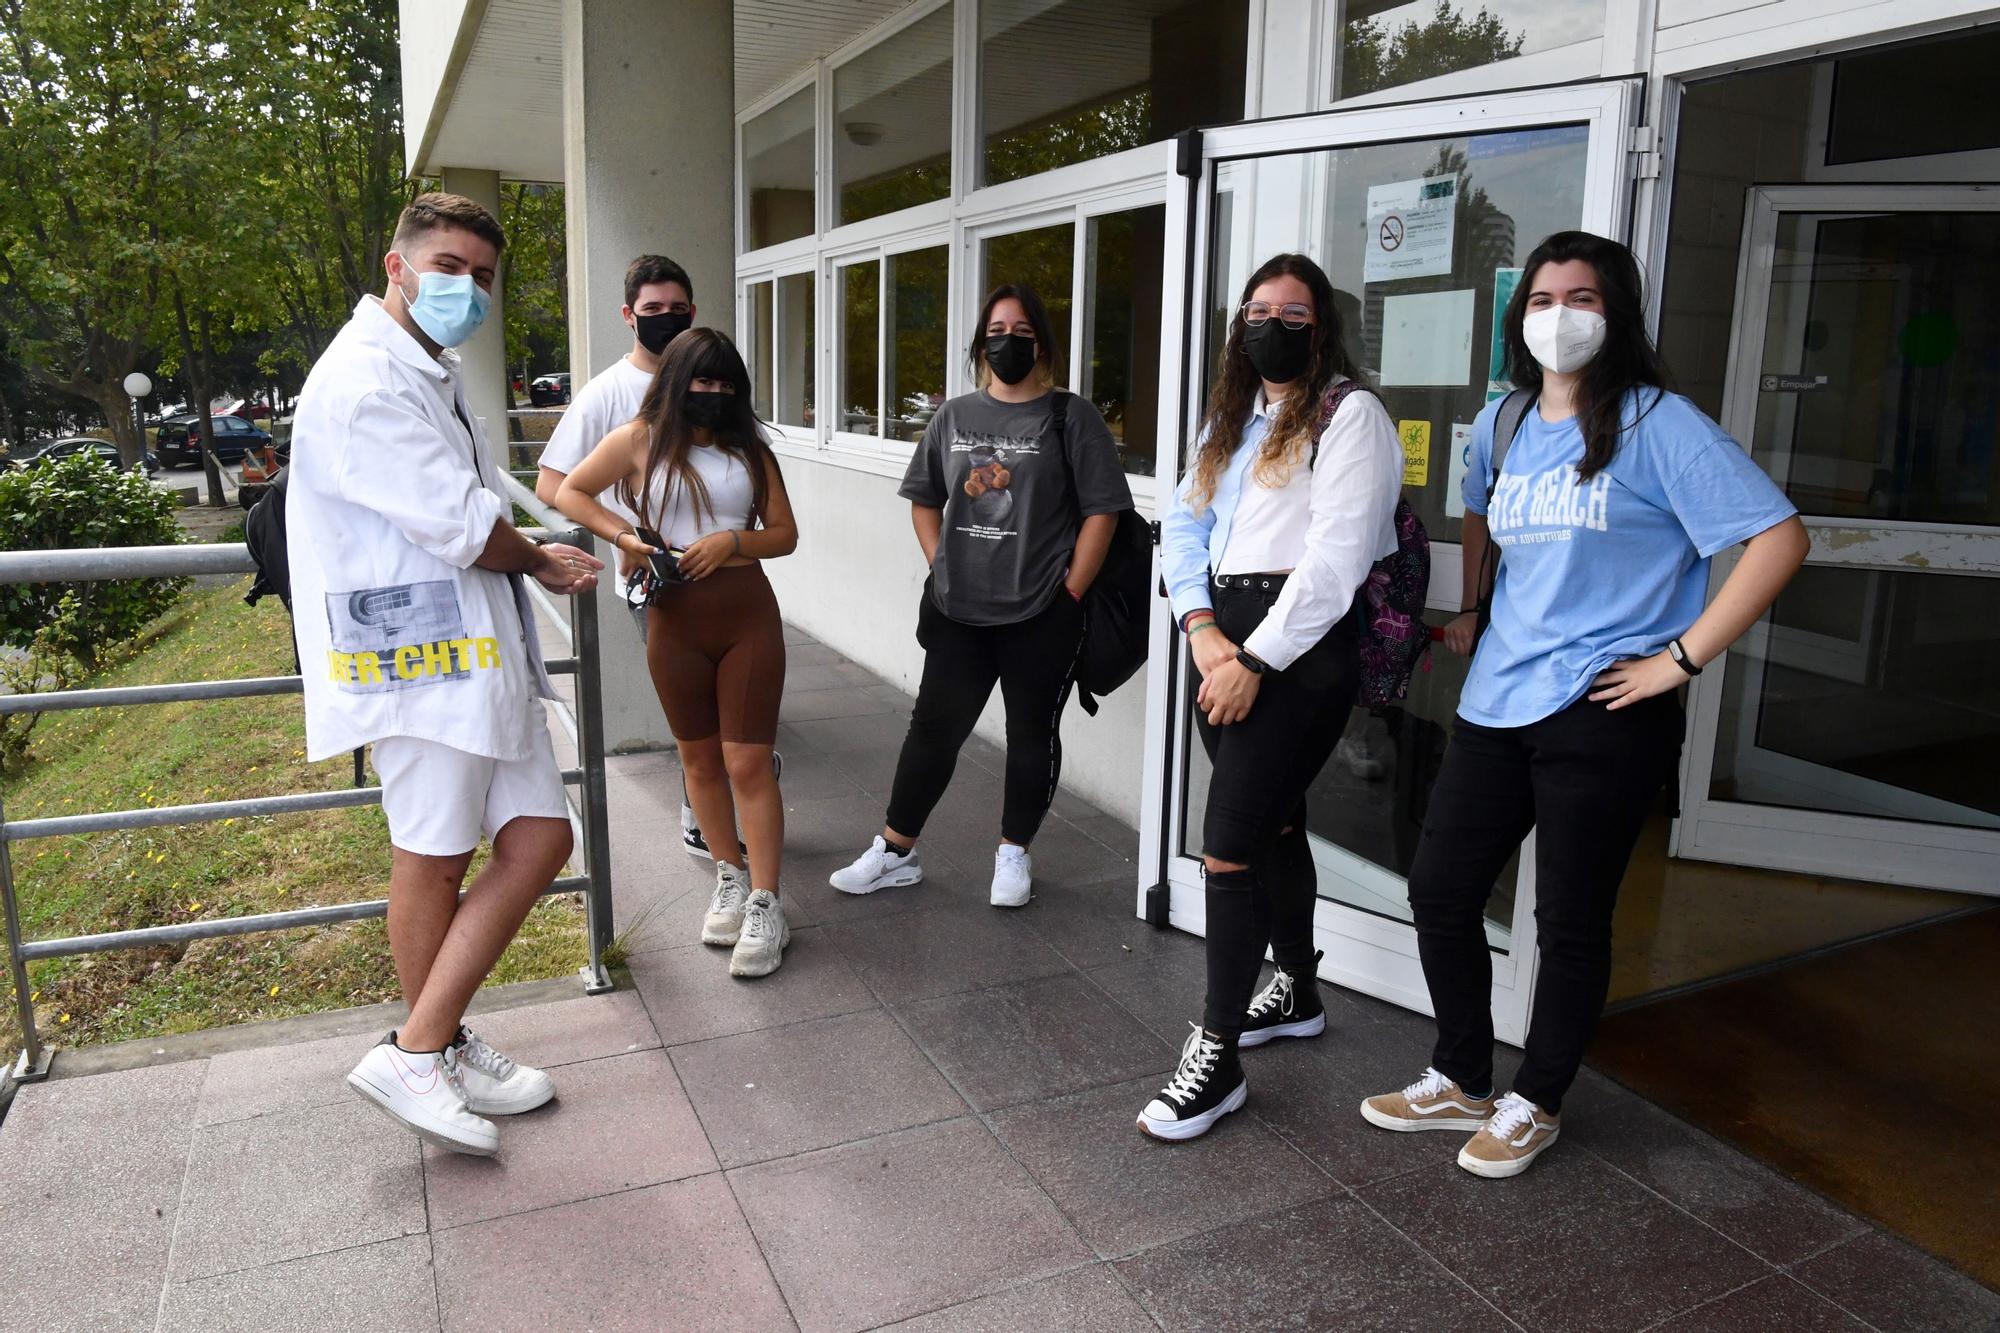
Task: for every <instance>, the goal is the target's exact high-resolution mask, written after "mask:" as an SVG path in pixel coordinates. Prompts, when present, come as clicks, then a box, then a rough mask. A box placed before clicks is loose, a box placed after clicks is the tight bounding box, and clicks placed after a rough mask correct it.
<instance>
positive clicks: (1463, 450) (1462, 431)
mask: <svg viewBox="0 0 2000 1333" xmlns="http://www.w3.org/2000/svg"><path fill="white" fill-rule="evenodd" d="M1471 466H1472V427H1471V426H1469V425H1467V424H1466V423H1465V422H1463V421H1454V422H1452V423H1451V455H1450V457H1449V458H1448V459H1447V460H1446V464H1445V487H1446V489H1445V493H1444V516H1445V517H1446V518H1464V517H1465V473H1466V470H1467V469H1469V468H1470V467H1471Z"/></svg>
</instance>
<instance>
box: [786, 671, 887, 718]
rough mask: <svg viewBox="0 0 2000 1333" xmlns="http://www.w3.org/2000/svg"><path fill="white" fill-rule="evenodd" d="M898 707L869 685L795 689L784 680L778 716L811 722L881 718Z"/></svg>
mask: <svg viewBox="0 0 2000 1333" xmlns="http://www.w3.org/2000/svg"><path fill="white" fill-rule="evenodd" d="M894 711H895V710H894V709H893V708H892V707H891V706H890V705H889V704H888V702H886V701H885V700H882V699H879V698H877V697H875V694H874V692H873V691H872V690H870V689H869V688H868V687H866V686H856V685H850V684H844V683H843V684H839V685H835V686H833V687H831V688H829V689H823V690H806V689H794V688H792V684H791V682H790V681H786V682H785V694H784V698H783V699H782V700H780V701H779V704H778V716H779V718H780V719H782V720H783V721H786V722H811V721H818V720H820V719H822V718H833V717H880V716H882V715H883V714H885V713H890V712H894Z"/></svg>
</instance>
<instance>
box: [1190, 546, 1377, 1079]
mask: <svg viewBox="0 0 2000 1333" xmlns="http://www.w3.org/2000/svg"><path fill="white" fill-rule="evenodd" d="M1210 595H1211V598H1212V600H1213V602H1214V605H1215V617H1216V621H1217V623H1218V624H1219V625H1220V626H1221V628H1222V632H1223V633H1224V634H1226V635H1228V636H1229V638H1230V639H1231V640H1233V641H1234V642H1236V643H1239V644H1240V643H1242V642H1243V640H1244V639H1245V638H1246V637H1248V636H1249V634H1250V632H1251V631H1252V630H1254V629H1256V628H1257V626H1258V624H1259V623H1260V622H1261V621H1262V620H1263V619H1264V615H1265V613H1266V612H1267V611H1269V610H1270V608H1271V605H1272V604H1273V603H1274V602H1276V601H1277V598H1278V590H1277V589H1275V588H1273V589H1271V590H1270V591H1268V592H1265V591H1262V590H1250V589H1218V588H1214V587H1213V586H1211V588H1210ZM1360 672H1361V659H1360V621H1359V619H1358V618H1357V617H1356V616H1355V615H1354V614H1353V613H1351V612H1350V613H1349V614H1348V616H1347V617H1346V618H1345V619H1343V620H1342V621H1341V622H1340V623H1339V624H1337V625H1335V626H1334V627H1333V628H1332V629H1330V630H1328V631H1327V632H1326V635H1325V636H1324V637H1323V638H1321V639H1320V641H1319V642H1318V643H1316V644H1314V645H1313V646H1312V647H1311V648H1308V649H1307V650H1306V651H1305V652H1304V653H1303V654H1302V655H1300V657H1299V658H1298V660H1297V661H1295V662H1293V663H1292V665H1291V666H1289V667H1287V668H1286V669H1285V670H1283V671H1266V672H1265V673H1264V679H1263V681H1262V682H1261V683H1260V684H1259V685H1258V687H1257V702H1256V703H1254V704H1252V705H1251V708H1250V713H1249V715H1248V716H1247V717H1245V718H1244V719H1243V720H1242V721H1241V722H1236V723H1232V724H1231V725H1229V726H1226V727H1216V726H1211V725H1210V724H1209V721H1208V716H1207V714H1205V713H1203V712H1202V711H1201V710H1200V707H1199V706H1198V705H1197V706H1196V710H1195V725H1196V727H1197V728H1198V730H1199V731H1200V733H1201V743H1202V747H1203V748H1204V749H1206V750H1207V751H1208V757H1209V762H1210V766H1211V772H1210V775H1209V781H1208V809H1207V811H1206V812H1205V814H1204V816H1203V819H1202V848H1201V849H1202V851H1203V853H1205V854H1206V855H1208V856H1212V857H1214V858H1215V859H1216V860H1218V861H1227V862H1232V863H1235V864H1237V865H1242V866H1245V867H1247V868H1246V869H1243V870H1227V871H1211V872H1209V874H1208V875H1207V877H1206V879H1205V881H1204V886H1203V893H1202V897H1203V901H1204V903H1205V904H1206V908H1207V913H1208V940H1207V945H1206V947H1207V951H1208V997H1207V1000H1206V1001H1205V1003H1204V1004H1203V1006H1202V1026H1204V1027H1206V1028H1207V1029H1208V1030H1209V1031H1210V1032H1212V1033H1214V1034H1215V1035H1217V1036H1219V1037H1222V1038H1224V1039H1225V1040H1232V1041H1233V1040H1234V1039H1235V1038H1236V1037H1237V1036H1239V1035H1240V1034H1241V1033H1242V1031H1243V1020H1244V1015H1245V1011H1246V1010H1247V1009H1248V1008H1249V1007H1250V999H1251V996H1252V995H1253V994H1254V992H1255V991H1256V989H1257V970H1258V968H1259V967H1261V966H1262V965H1263V962H1264V946H1265V945H1267V944H1268V945H1269V946H1270V948H1271V956H1272V958H1273V959H1274V960H1275V961H1276V962H1277V964H1278V966H1279V967H1282V968H1284V969H1285V971H1287V972H1289V973H1291V974H1292V975H1293V976H1294V977H1296V978H1298V979H1299V980H1301V981H1305V982H1310V981H1311V979H1312V977H1313V976H1314V972H1315V969H1316V960H1315V959H1314V957H1313V952H1314V951H1313V932H1312V927H1313V908H1314V906H1315V903H1316V901H1317V898H1318V892H1319V876H1318V872H1317V871H1316V869H1315V868H1314V866H1313V860H1312V851H1311V845H1310V844H1309V843H1308V841H1307V839H1306V799H1305V798H1306V788H1308V787H1309V786H1311V785H1312V781H1313V779H1314V778H1316V777H1318V776H1319V771H1320V769H1321V768H1322V767H1324V766H1325V764H1326V761H1327V759H1328V757H1329V756H1331V755H1332V754H1333V747H1334V746H1335V745H1337V744H1339V743H1340V734H1341V732H1342V730H1344V729H1345V728H1346V726H1347V714H1348V711H1349V710H1350V709H1351V708H1353V707H1354V695H1355V691H1356V690H1357V689H1358V688H1359V687H1360ZM1280 829H1289V830H1290V831H1289V832H1286V833H1280V832H1279V830H1280Z"/></svg>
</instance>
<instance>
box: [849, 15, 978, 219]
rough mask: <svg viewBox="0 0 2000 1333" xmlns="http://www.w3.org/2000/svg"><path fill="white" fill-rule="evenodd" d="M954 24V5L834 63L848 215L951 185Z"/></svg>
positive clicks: (937, 193)
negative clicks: (952, 42)
mask: <svg viewBox="0 0 2000 1333" xmlns="http://www.w3.org/2000/svg"><path fill="white" fill-rule="evenodd" d="M951 29H952V6H950V5H946V6H944V7H943V8H942V9H939V10H937V11H936V12H935V13H932V14H928V15H926V16H925V17H923V18H920V19H918V20H917V21H916V22H915V23H912V24H911V25H910V26H909V27H907V28H905V29H903V30H902V31H901V32H899V33H896V34H895V35H894V36H892V37H890V38H888V39H887V40H885V41H883V42H881V43H880V44H879V45H876V46H873V47H870V48H869V49H868V50H866V51H864V52H862V53H861V54H860V55H858V56H856V57H855V58H854V59H853V60H850V61H849V62H847V63H846V64H844V65H841V66H840V67H839V68H837V69H835V70H834V72H833V177H834V181H835V185H836V188H837V189H838V190H839V193H840V211H839V219H838V220H839V221H840V222H842V223H847V222H859V221H861V220H862V219H863V218H873V217H880V216H881V215H882V214H884V213H893V212H895V211H896V210H897V209H900V208H909V207H912V206H913V205H916V204H927V203H930V202H931V201H933V200H936V199H942V198H944V197H945V196H946V195H947V194H949V193H950V192H951Z"/></svg>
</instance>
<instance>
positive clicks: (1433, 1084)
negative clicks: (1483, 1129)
mask: <svg viewBox="0 0 2000 1333" xmlns="http://www.w3.org/2000/svg"><path fill="white" fill-rule="evenodd" d="M1493 1106H1494V1102H1493V1098H1492V1097H1490V1096H1489V1097H1468V1096H1466V1094H1465V1091H1464V1089H1462V1088H1460V1087H1459V1086H1458V1084H1456V1083H1454V1082H1452V1081H1451V1080H1450V1079H1448V1078H1446V1077H1445V1076H1444V1075H1443V1074H1440V1073H1438V1071H1437V1070H1435V1069H1426V1070H1425V1071H1424V1076H1423V1077H1422V1078H1420V1079H1418V1080H1417V1081H1416V1082H1415V1083H1412V1084H1411V1085H1410V1086H1409V1087H1407V1088H1404V1089H1403V1090H1402V1091H1401V1092H1385V1093H1383V1094H1381V1095H1380V1096H1379V1097H1370V1098H1369V1099H1368V1100H1367V1101H1365V1102H1363V1103H1361V1118H1362V1119H1363V1120H1366V1121H1367V1122H1368V1123H1369V1124H1371V1125H1375V1126H1377V1127H1379V1128H1382V1129H1394V1130H1412V1129H1456V1130H1461V1131H1464V1130H1474V1129H1478V1128H1479V1127H1480V1126H1481V1125H1483V1124H1485V1123H1486V1122H1487V1121H1488V1120H1489V1119H1491V1118H1492V1116H1493Z"/></svg>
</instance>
